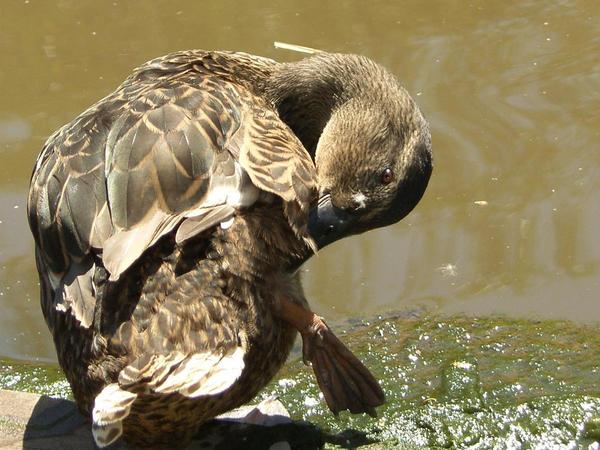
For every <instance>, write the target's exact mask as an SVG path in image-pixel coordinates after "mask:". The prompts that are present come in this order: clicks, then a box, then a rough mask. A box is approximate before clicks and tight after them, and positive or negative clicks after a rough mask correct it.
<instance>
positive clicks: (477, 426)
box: [0, 316, 600, 449]
mask: <svg viewBox="0 0 600 450" xmlns="http://www.w3.org/2000/svg"><path fill="white" fill-rule="evenodd" d="M342 339H343V340H344V341H345V342H346V343H347V344H348V345H349V347H350V348H352V349H353V350H354V351H355V352H356V353H357V354H358V355H360V357H361V359H362V360H363V361H364V362H365V364H366V365H367V366H368V367H369V368H370V369H371V370H372V371H373V373H375V374H376V376H377V377H378V378H379V379H380V381H381V384H382V386H383V388H384V390H385V393H386V398H387V401H386V404H385V405H384V406H383V407H381V408H379V409H378V414H379V417H378V418H377V419H372V418H370V417H368V416H352V415H350V414H347V413H342V414H340V417H339V418H336V417H335V416H333V415H332V414H331V413H330V412H329V411H328V410H327V408H326V406H325V404H324V401H323V399H322V396H321V395H320V393H319V391H318V388H317V387H316V385H315V382H314V377H313V374H312V371H311V369H310V368H307V367H305V366H303V365H302V364H301V362H300V361H299V360H298V359H294V360H292V361H290V362H289V363H288V364H287V365H286V366H285V368H284V370H283V371H282V372H281V373H280V376H279V378H278V379H277V380H275V381H274V382H273V383H271V385H270V386H269V387H268V388H267V389H266V390H265V392H264V393H263V394H262V396H261V397H262V398H267V397H269V396H272V395H277V396H279V398H280V400H281V401H282V402H283V404H284V405H285V406H286V408H287V409H288V410H289V412H290V413H291V416H292V418H294V419H295V420H296V421H297V422H296V423H292V424H284V425H281V426H278V427H277V428H273V429H270V430H268V431H264V430H261V429H260V428H256V429H253V428H252V427H242V428H240V430H239V433H237V432H236V433H229V434H230V436H228V439H227V440H226V441H224V442H223V443H222V444H221V445H220V447H222V448H236V445H242V444H243V445H244V447H245V448H247V449H249V448H262V446H263V444H266V442H272V440H271V439H272V438H273V436H274V434H273V433H276V435H277V439H278V440H281V441H285V440H286V439H287V441H288V442H289V443H290V444H291V446H292V448H318V447H321V446H324V447H326V448H337V447H346V448H354V447H361V448H400V449H421V448H470V449H488V448H489V449H504V448H515V449H518V448H536V449H553V448H556V449H563V448H571V449H578V448H581V449H595V448H600V445H599V444H598V442H599V441H600V333H597V330H596V328H595V327H591V326H590V327H587V326H582V325H579V324H573V323H568V322H557V321H543V322H536V321H527V320H509V319H503V318H483V319H482V318H467V317H426V316H416V317H415V316H413V317H409V318H407V317H402V316H400V317H390V318H387V319H384V320H378V321H374V322H373V323H371V324H368V323H364V324H361V326H355V327H354V328H353V329H351V330H350V331H348V332H347V333H346V334H345V335H343V336H342ZM0 388H10V389H19V390H28V391H32V392H39V393H45V394H51V395H60V396H66V395H67V393H68V390H67V388H66V385H65V383H64V381H60V380H59V379H57V371H56V368H54V367H36V366H29V365H25V366H22V365H17V364H14V363H10V364H7V363H5V364H2V363H0ZM261 433H262V434H261ZM263 434H264V437H262V435H263ZM267 436H270V437H269V440H268V441H267ZM363 446H364V447H363ZM267 448H268V446H267Z"/></svg>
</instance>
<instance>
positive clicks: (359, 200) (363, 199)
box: [352, 192, 367, 209]
mask: <svg viewBox="0 0 600 450" xmlns="http://www.w3.org/2000/svg"><path fill="white" fill-rule="evenodd" d="M352 199H353V200H354V201H355V202H356V205H357V206H358V208H359V209H363V208H366V207H367V196H366V195H365V194H363V193H362V192H358V193H356V194H354V195H353V196H352Z"/></svg>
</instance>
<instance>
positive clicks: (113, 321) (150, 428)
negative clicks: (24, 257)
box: [29, 52, 316, 445]
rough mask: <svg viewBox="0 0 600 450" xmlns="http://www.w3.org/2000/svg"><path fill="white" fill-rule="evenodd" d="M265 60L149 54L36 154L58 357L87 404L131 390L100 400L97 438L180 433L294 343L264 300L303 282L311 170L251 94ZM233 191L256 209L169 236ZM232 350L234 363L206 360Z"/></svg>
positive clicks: (40, 246) (44, 276) (266, 374)
mask: <svg viewBox="0 0 600 450" xmlns="http://www.w3.org/2000/svg"><path fill="white" fill-rule="evenodd" d="M273 64H275V63H274V62H273V61H270V60H267V59H261V58H255V57H252V58H250V57H248V56H247V55H244V54H227V53H206V52H180V53H176V54H173V55H169V56H168V57H165V58H161V59H157V60H154V61H151V62H149V63H147V64H145V65H144V66H142V67H140V68H139V69H137V70H136V71H135V72H134V74H133V75H131V76H130V77H129V78H128V79H127V80H126V81H125V82H124V83H123V85H121V86H120V87H119V88H118V89H117V91H115V93H113V94H111V95H109V96H108V97H106V98H105V99H103V100H101V101H100V102H98V103H97V104H96V105H94V106H92V107H91V108H90V109H88V110H87V111H86V112H84V113H83V114H82V115H81V116H79V117H78V118H77V119H75V120H74V121H73V122H71V123H70V124H68V125H66V126H65V127H63V128H62V129H61V130H59V131H58V132H57V133H56V134H54V135H53V136H51V137H50V138H49V139H48V141H47V142H46V145H45V146H44V149H43V150H42V153H41V154H40V156H39V158H38V161H37V163H36V167H35V170H34V173H33V176H32V187H31V191H30V197H29V219H30V224H31V228H32V231H33V233H34V236H35V238H36V244H37V250H36V260H37V264H38V270H39V273H40V276H41V280H42V283H41V284H42V288H41V290H42V304H43V311H44V315H45V318H46V321H47V323H48V325H49V327H50V329H51V331H52V333H53V336H54V339H55V343H56V346H57V351H58V357H59V362H60V363H61V366H62V367H63V369H64V370H65V373H66V374H67V378H68V379H69V381H70V383H71V386H72V388H73V392H74V395H75V398H76V400H77V402H78V405H79V406H80V408H81V410H82V411H83V412H84V413H86V414H90V413H91V410H92V407H93V405H94V399H95V397H96V396H97V395H98V394H99V393H100V391H101V390H102V389H103V388H104V386H105V385H106V384H108V383H113V384H115V383H116V384H118V385H119V386H120V388H121V389H125V390H127V391H129V392H132V393H136V394H137V399H136V401H135V402H133V400H132V402H133V404H132V405H129V406H128V409H127V414H126V415H123V414H122V412H123V409H122V407H121V406H120V405H118V404H116V405H114V410H112V411H111V410H110V408H109V407H108V406H106V405H110V402H108V403H107V402H106V401H104V402H102V401H100V400H99V402H100V404H101V405H105V410H103V411H101V410H97V411H95V417H102V418H103V419H99V420H100V422H98V423H96V422H95V423H96V425H95V426H96V434H97V439H99V441H98V443H99V444H100V443H102V444H103V445H104V444H107V443H110V441H112V440H114V438H116V437H118V435H119V434H120V433H121V430H124V433H125V435H126V436H127V438H128V439H129V440H131V441H133V442H135V443H137V444H139V445H160V443H161V442H162V441H161V439H164V436H166V435H170V436H171V437H169V440H171V439H173V438H172V435H173V433H179V434H180V435H181V436H182V437H185V436H188V435H189V434H190V433H191V432H193V430H194V429H196V427H197V426H199V424H201V423H202V421H203V420H206V419H209V418H211V417H214V416H215V415H217V414H219V413H221V412H223V411H226V410H228V409H230V408H232V407H235V406H237V405H240V404H242V403H244V402H246V401H248V400H249V399H250V398H252V397H253V396H254V395H255V393H256V392H257V390H258V389H260V388H261V387H262V386H263V385H264V384H266V383H267V382H268V381H269V379H270V378H271V377H272V376H273V375H274V373H275V372H276V370H277V369H278V368H279V367H280V365H281V364H282V363H283V362H284V360H285V356H286V355H287V353H288V352H289V349H290V348H291V345H292V343H293V340H294V337H295V331H294V330H292V329H290V328H289V326H286V325H283V324H282V323H280V322H279V321H278V320H275V319H274V317H273V316H272V314H271V312H270V310H269V308H270V303H269V302H270V301H271V300H272V298H273V295H274V292H278V291H279V290H281V289H284V290H285V291H286V292H288V291H290V289H291V290H292V291H297V292H299V293H301V288H300V286H299V281H298V280H297V278H296V277H292V278H290V276H289V275H288V274H287V273H285V272H284V271H283V266H281V261H285V260H293V259H294V258H305V256H304V255H305V253H306V252H308V251H309V249H308V247H307V245H306V243H305V242H304V241H303V240H299V239H298V238H297V236H301V237H305V238H307V239H308V237H307V236H306V234H305V233H306V232H305V226H306V215H307V212H308V206H309V204H310V202H311V201H312V200H313V198H314V195H315V176H316V174H315V169H314V164H313V162H312V160H311V158H310V156H309V155H308V153H307V152H306V151H305V150H304V148H303V147H302V145H301V144H300V142H299V140H298V139H297V138H296V137H295V135H294V134H293V133H292V132H291V131H290V130H289V128H288V127H287V125H285V124H284V123H283V122H282V121H281V120H280V119H279V117H278V116H277V114H276V112H275V111H274V110H273V105H272V104H269V103H268V102H267V101H265V100H264V99H263V98H261V97H259V96H258V95H257V93H256V80H257V79H260V77H263V76H266V75H267V74H268V73H269V70H270V68H271V67H272V65H273ZM253 83H254V84H253ZM240 169H241V170H240ZM248 177H249V179H250V180H251V183H250V182H249V181H248ZM244 189H249V190H250V194H249V197H250V201H251V203H249V204H240V205H238V207H239V210H243V209H244V207H247V206H250V205H251V204H252V202H255V201H258V200H259V197H260V200H263V202H262V203H261V204H262V205H263V206H262V207H261V208H262V209H261V208H254V209H253V210H252V211H251V212H249V213H247V214H245V215H243V216H241V217H239V218H238V219H236V221H235V222H234V224H233V225H232V226H231V228H230V229H229V230H227V233H226V234H225V231H224V230H220V229H218V228H217V229H216V231H215V232H214V233H213V236H212V237H211V240H210V242H209V241H207V240H206V238H204V237H202V233H203V231H205V230H206V229H208V228H210V227H211V226H213V225H215V223H214V221H208V222H207V223H205V224H204V226H202V227H199V228H196V229H195V230H194V233H193V234H192V236H189V235H188V236H186V238H187V239H188V240H186V242H184V243H182V244H181V243H180V245H176V243H175V241H174V236H173V234H172V233H170V232H171V231H172V230H173V229H174V228H175V227H176V226H177V225H178V224H180V223H181V222H182V221H185V220H186V217H191V219H190V220H198V217H201V216H203V215H209V214H207V212H210V211H212V210H217V211H218V208H219V207H221V206H222V205H223V204H224V203H226V202H227V201H228V196H229V197H230V198H231V196H232V193H233V194H234V195H233V196H234V197H235V194H236V193H238V194H239V193H240V191H243V190H244ZM252 189H254V190H257V191H259V192H263V193H264V194H259V196H258V197H257V195H254V194H255V193H254V194H253V193H252V192H251V190H252ZM242 194H243V192H242ZM265 194H267V195H265ZM269 194H273V195H274V197H273V198H269ZM277 198H278V199H280V200H276V199H277ZM234 200H236V201H239V199H238V198H237V197H236V198H235V199H234ZM282 205H283V208H282ZM229 211H230V212H231V211H232V210H231V209H230V210H229ZM233 211H235V209H233ZM273 212H274V213H275V214H273ZM230 214H231V213H230ZM226 218H227V217H223V216H222V215H217V222H216V223H218V222H220V221H223V220H225V219H226ZM259 219H260V220H259ZM270 222H271V226H269V223H270ZM273 222H274V223H273ZM265 226H267V228H266V229H268V230H269V232H268V233H265V232H264V229H265V228H264V227H265ZM194 235H198V238H195V239H194ZM257 236H261V237H262V239H261V240H260V242H258V243H257V242H256V237H257ZM161 238H163V239H161ZM257 246H259V247H262V248H257ZM243 249H248V250H246V251H244V250H243ZM233 250H235V251H233ZM249 253H251V257H250V255H249ZM274 253H275V254H277V255H278V257H277V258H273V256H274ZM142 254H143V255H144V257H143V259H140V256H141V255H142ZM256 254H258V255H261V256H259V257H258V258H257V257H256ZM273 261H277V263H275V264H274V263H273ZM125 273H126V274H127V276H125V275H124V274H125ZM263 274H271V277H270V280H269V282H268V284H269V285H270V288H269V289H265V286H266V284H267V283H265V280H263V279H262V278H261V277H262V275H263ZM277 274H280V276H279V277H278V275H277ZM278 283H279V284H282V286H278ZM284 285H285V286H284ZM298 301H299V302H304V301H305V300H304V299H303V296H302V295H298ZM258 309H260V311H258ZM235 349H241V350H242V352H243V353H242V356H243V358H242V359H239V358H238V359H237V360H235V364H233V366H234V367H233V369H231V368H230V369H228V371H225V372H223V370H221V371H220V372H219V371H218V370H216V369H219V367H221V368H222V367H223V364H224V363H223V361H225V362H227V361H228V360H227V358H228V357H229V356H230V355H233V354H237V353H236V350H235ZM202 355H204V356H202ZM211 355H213V356H211ZM194 358H195V359H194ZM194 361H197V363H194ZM199 361H201V363H200V362H199ZM230 366H232V364H229V366H228V367H230ZM210 367H214V368H216V369H215V370H214V371H212V372H210V370H209V372H210V373H208V372H207V371H206V369H207V368H208V369H210ZM182 373H183V376H182V375H181V374H182ZM216 373H218V376H217V375H215V374H216ZM225 373H226V375H223V374H225ZM207 380H208V381H207ZM215 380H217V381H216V383H217V385H219V384H220V385H221V387H218V386H216V387H215ZM219 380H224V381H223V382H220V381H219ZM235 381H238V383H236V384H235V385H233V387H232V384H233V383H234V382H235ZM178 383H179V384H178ZM211 383H212V384H211ZM116 384H115V385H116ZM111 386H112V385H111ZM207 386H212V388H211V389H212V390H211V389H208V391H207ZM231 390H233V391H235V392H230V391H231ZM225 391H227V395H226V396H225V395H224V394H223V392H225ZM198 396H200V398H201V400H202V401H198V400H197V398H196V397H198ZM101 398H110V396H109V395H108V394H107V395H106V396H99V399H101ZM127 398H130V397H127ZM155 403H158V404H160V405H163V406H158V407H156V408H154V407H151V405H153V404H155ZM164 405H169V407H168V408H166V409H165V407H164ZM106 408H108V409H106ZM150 411H152V412H151V413H150ZM173 411H177V413H176V416H174V415H173V414H174V413H173ZM181 411H183V413H182V412H181ZM186 411H187V412H190V413H192V412H193V413H192V414H186ZM110 414H112V415H113V416H114V417H117V418H119V417H121V416H123V417H121V419H125V420H124V423H123V425H121V419H120V420H115V421H114V422H115V423H116V424H117V425H118V430H116V429H113V428H111V426H112V425H110V424H108V422H110V420H108V419H106V417H109V416H110ZM148 415H151V417H148ZM111 423H112V422H111ZM105 438H106V439H109V441H102V439H105Z"/></svg>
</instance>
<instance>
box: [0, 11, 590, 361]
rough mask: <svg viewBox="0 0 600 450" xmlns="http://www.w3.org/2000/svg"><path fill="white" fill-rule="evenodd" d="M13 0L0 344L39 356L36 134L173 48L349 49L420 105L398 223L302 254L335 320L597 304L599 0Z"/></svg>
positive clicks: (2, 32) (0, 138)
mask: <svg viewBox="0 0 600 450" xmlns="http://www.w3.org/2000/svg"><path fill="white" fill-rule="evenodd" d="M365 5H366V4H365V3H364V2H359V1H344V2H322V1H314V0H310V1H304V2H283V1H277V2H272V3H271V4H269V5H266V4H264V2H258V1H248V2H243V3H238V2H234V1H220V2H210V3H209V2H193V1H180V2H167V1H156V2H151V3H150V2H127V3H125V2H118V1H117V2H112V3H111V2H92V1H58V2H54V3H52V4H51V3H50V2H33V1H31V2H30V1H11V2H6V3H5V4H4V5H3V14H2V16H1V17H0V54H1V55H2V65H0V85H1V86H2V87H3V92H2V94H3V95H2V101H1V102H0V158H1V159H0V161H2V163H1V164H0V306H1V308H2V309H1V311H2V313H1V314H0V355H2V356H8V357H15V358H20V359H30V360H41V361H52V360H54V349H53V345H52V342H51V339H50V337H49V334H48V332H47V330H46V326H45V324H44V322H43V319H42V316H41V312H40V310H39V304H38V285H37V275H36V273H35V268H34V262H33V243H32V240H31V237H30V233H29V230H28V227H27V224H26V219H25V198H26V192H27V189H28V182H29V175H30V173H31V167H32V165H33V162H34V160H35V157H36V155H37V153H38V152H39V150H40V149H41V146H42V144H43V141H44V140H45V138H46V137H47V136H48V135H49V134H50V133H51V132H52V131H54V130H55V129H56V128H58V127H59V126H61V125H62V124H64V123H66V122H68V121H69V120H71V119H72V118H73V117H75V116H76V115H77V114H78V113H80V112H81V111H82V110H83V109H85V108H86V107H87V106H89V105H90V104H91V103H93V102H95V101H96V100H98V99H99V98H100V97H102V96H103V95H105V94H107V93H108V92H110V91H111V90H113V89H114V88H115V87H116V86H117V85H118V84H119V83H120V82H121V81H122V80H123V79H124V78H125V77H126V76H127V75H128V74H129V72H130V71H131V69H132V68H133V67H134V66H136V65H139V64H141V63H143V62H144V61H146V60H148V59H151V58H153V57H155V56H159V55H162V54H165V53H168V52H170V51H174V50H179V49H185V48H205V49H229V50H243V51H247V52H250V53H256V54H260V55H264V56H268V57H273V58H276V59H279V60H292V59H295V58H298V57H299V55H297V54H295V53H291V52H287V51H283V50H275V49H274V48H273V45H272V43H273V41H276V40H277V41H284V42H291V43H296V44H301V45H306V46H310V47H315V48H320V49H325V50H330V51H342V52H355V53H362V54H365V55H367V56H369V57H371V58H373V59H375V60H376V61H378V62H380V63H382V64H383V65H385V66H387V67H388V68H389V69H391V70H392V71H393V72H394V73H395V74H397V76H398V77H399V78H400V79H401V80H402V82H403V83H404V85H405V86H406V87H407V89H408V90H409V91H410V92H411V93H412V94H413V95H414V97H415V98H416V100H417V102H418V103H419V105H420V106H421V108H422V110H423V112H424V113H425V115H426V116H427V117H428V119H429V120H430V122H431V128H432V135H433V143H434V152H435V169H434V174H433V178H432V180H431V183H430V187H429V189H428V191H427V193H426V194H425V197H424V198H423V200H422V202H421V203H420V204H419V206H418V207H417V209H416V210H415V211H414V212H413V213H412V214H411V215H410V216H409V217H408V218H407V219H405V220H404V221H403V222H402V223H400V224H398V225H396V226H394V227H391V228H388V229H385V230H379V231H374V232H371V233H368V234H367V235H364V236H360V237H354V238H351V239H348V240H346V241H345V242H340V243H337V244H335V245H334V246H332V247H331V248H328V249H326V250H325V251H324V252H322V254H321V255H320V256H319V257H318V258H313V260H312V261H311V262H310V263H309V264H307V266H306V269H305V272H306V273H305V276H304V279H305V285H306V291H307V295H308V296H309V298H310V300H311V304H312V306H313V307H314V309H315V310H317V311H318V312H319V313H320V314H322V315H323V316H325V317H327V318H330V319H332V320H334V321H335V320H342V319H345V318H348V317H357V316H371V315H373V314H378V313H385V312H388V311H392V310H398V309H404V308H408V307H411V308H412V307H415V306H423V307H427V308H431V309H432V310H434V311H436V312H438V313H467V314H474V315H487V314H506V315H509V316H513V317H533V318H540V319H544V318H562V319H569V320H574V321H579V322H592V321H597V320H598V317H600V302H598V298H600V276H599V275H600V241H599V240H597V239H596V235H597V233H598V231H597V230H598V229H599V227H600V202H599V201H598V194H599V193H600V172H599V171H598V170H597V168H598V166H599V165H600V148H599V143H600V139H599V135H600V108H599V107H598V98H600V58H598V55H599V53H600V4H598V3H597V2H595V1H593V0H592V1H586V0H576V1H561V2H544V1H541V0H540V1H529V2H514V3H513V4H509V2H486V1H479V2H477V1H475V2H471V3H469V4H468V5H467V4H465V3H464V2H449V1H437V2H426V3H423V2H418V1H408V2H401V3H400V2H383V1H373V2H370V3H368V8H367V9H366V8H365Z"/></svg>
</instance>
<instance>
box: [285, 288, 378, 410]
mask: <svg viewBox="0 0 600 450" xmlns="http://www.w3.org/2000/svg"><path fill="white" fill-rule="evenodd" d="M276 314H277V315H278V316H279V317H280V318H281V319H283V320H284V321H286V322H288V323H289V324H290V325H292V326H293V327H294V328H296V329H297V330H298V331H299V332H300V334H301V335H302V356H303V359H304V363H305V364H307V365H308V364H309V363H311V364H312V368H313V370H314V372H315V376H316V378H317V383H318V384H319V388H320V389H321V391H322V392H323V395H324V397H325V401H326V402H327V406H329V409H330V410H331V411H332V412H333V413H334V414H336V415H337V413H338V412H340V411H343V410H345V409H347V410H349V411H350V412H351V413H362V412H366V413H368V414H369V415H371V416H373V417H375V415H376V414H375V406H379V405H381V404H383V402H384V401H385V396H384V393H383V390H382V389H381V387H380V386H379V383H378V382H377V380H376V379H375V378H374V377H373V375H371V372H369V369H367V368H366V367H365V366H364V364H363V363H361V362H360V361H359V360H358V358H357V357H356V356H354V354H353V353H352V352H351V351H350V350H349V349H348V347H346V346H345V345H344V344H343V343H342V342H341V341H340V340H339V339H338V338H337V336H336V335H335V334H333V331H331V328H329V326H328V325H327V324H326V323H325V321H324V320H323V318H322V317H319V316H317V315H316V314H315V313H314V312H312V311H310V310H308V309H305V308H303V307H302V306H300V305H298V304H296V303H294V302H292V301H291V300H289V299H287V298H282V299H280V301H279V305H278V308H277V311H276Z"/></svg>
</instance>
